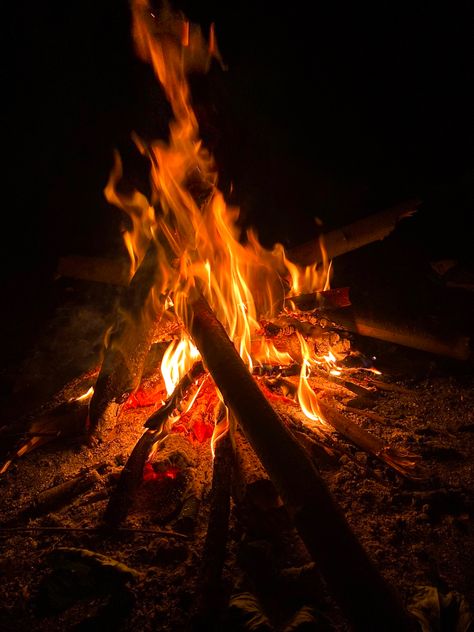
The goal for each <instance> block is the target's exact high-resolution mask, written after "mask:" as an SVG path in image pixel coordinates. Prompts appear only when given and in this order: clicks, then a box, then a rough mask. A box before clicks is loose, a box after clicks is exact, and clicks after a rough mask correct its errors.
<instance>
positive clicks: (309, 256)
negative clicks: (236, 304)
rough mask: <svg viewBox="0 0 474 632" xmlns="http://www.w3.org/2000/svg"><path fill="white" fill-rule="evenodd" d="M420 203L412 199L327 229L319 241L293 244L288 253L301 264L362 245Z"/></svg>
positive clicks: (377, 237)
mask: <svg viewBox="0 0 474 632" xmlns="http://www.w3.org/2000/svg"><path fill="white" fill-rule="evenodd" d="M420 204H421V201H420V200H409V201H407V202H403V203H401V204H397V205H396V206H393V207H391V208H388V209H385V210H384V211H380V212H379V213H374V214H373V215H369V216H368V217H364V218H362V219H359V220H357V221H355V222H353V223H352V224H348V225H347V226H343V227H342V228H337V229H335V230H332V231H330V232H328V233H325V234H324V235H322V238H321V240H320V241H314V240H313V241H309V242H307V243H305V244H302V245H301V246H296V247H295V248H292V249H291V250H290V251H289V252H288V253H287V254H288V257H289V258H290V259H291V260H292V261H294V262H295V263H298V264H299V265H302V266H307V265H312V264H314V263H320V262H321V261H324V259H334V257H338V256H340V255H343V254H346V253H347V252H351V251H352V250H357V248H362V246H366V245H367V244H370V243H372V242H374V241H378V240H380V239H384V238H385V237H387V235H389V234H390V233H391V232H392V231H393V230H394V229H395V226H396V225H397V224H398V222H399V221H400V220H401V219H403V218H404V217H410V216H411V215H413V214H414V213H415V212H416V210H417V209H418V207H419V206H420ZM321 244H322V247H321Z"/></svg>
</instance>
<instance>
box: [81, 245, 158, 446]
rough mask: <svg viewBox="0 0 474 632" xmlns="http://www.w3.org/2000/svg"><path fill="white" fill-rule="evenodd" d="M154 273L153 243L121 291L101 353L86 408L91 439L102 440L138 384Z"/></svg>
mask: <svg viewBox="0 0 474 632" xmlns="http://www.w3.org/2000/svg"><path fill="white" fill-rule="evenodd" d="M157 272H158V268H157V252H156V245H155V244H154V243H153V242H152V243H151V244H150V246H149V248H148V250H147V253H146V255H145V257H144V259H143V261H142V263H141V265H140V266H139V268H138V270H137V272H136V273H135V275H134V277H133V279H132V281H131V283H130V285H129V287H127V288H126V289H124V291H123V294H122V297H121V300H120V304H119V306H118V309H117V312H116V314H117V316H116V322H115V325H114V329H113V331H112V333H111V335H110V339H109V342H108V345H107V348H106V349H105V352H104V360H103V363H102V366H101V369H100V373H99V376H98V378H97V382H96V384H95V388H94V394H93V396H92V400H91V404H90V408H89V424H88V434H89V437H90V438H91V439H93V440H96V439H98V440H101V439H102V438H103V437H104V436H105V434H106V433H107V432H108V431H110V430H111V429H112V428H113V427H114V426H115V423H116V419H117V416H118V414H119V412H120V408H121V406H122V404H123V403H124V402H125V400H126V399H127V397H128V395H129V394H130V393H131V392H132V391H133V390H134V389H135V388H137V387H138V385H139V383H140V378H141V375H142V372H143V367H144V365H145V360H146V356H147V353H148V351H149V349H150V346H151V342H152V337H153V326H154V315H153V313H150V312H153V310H152V304H151V303H152V293H151V290H152V288H153V286H154V284H155V280H156V275H157Z"/></svg>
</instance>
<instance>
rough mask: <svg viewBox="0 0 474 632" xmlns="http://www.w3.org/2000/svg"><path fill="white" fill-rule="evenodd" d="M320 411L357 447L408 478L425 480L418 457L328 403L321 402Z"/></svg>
mask: <svg viewBox="0 0 474 632" xmlns="http://www.w3.org/2000/svg"><path fill="white" fill-rule="evenodd" d="M319 409H320V411H321V414H322V416H323V418H324V419H325V420H326V421H327V422H328V423H329V424H330V425H331V426H332V427H333V428H335V429H336V430H337V431H338V432H340V433H341V434H342V435H344V436H345V437H346V439H349V441H351V442H352V443H353V444H354V445H356V446H357V447H359V448H361V449H362V450H364V451H365V452H369V453H370V454H372V455H373V456H375V457H376V458H378V459H379V460H380V461H383V462H384V463H386V464H387V465H389V466H390V467H392V468H393V469H395V470H397V472H399V473H400V474H402V475H403V476H406V477H407V478H412V479H415V480H416V479H421V478H425V474H424V473H423V472H422V471H420V468H419V467H418V462H419V460H420V459H419V457H417V456H416V455H413V454H405V453H404V452H401V451H400V450H397V449H396V448H392V447H391V446H389V445H387V444H386V443H384V442H383V441H382V440H381V439H379V437H377V436H375V435H373V434H370V433H369V432H367V431H366V430H364V429H363V428H361V427H360V426H358V425H357V424H356V423H354V422H353V421H351V420H350V419H348V418H347V417H345V416H344V415H343V414H342V413H340V412H339V411H338V410H337V408H334V407H333V406H330V405H329V404H327V403H326V402H323V401H319Z"/></svg>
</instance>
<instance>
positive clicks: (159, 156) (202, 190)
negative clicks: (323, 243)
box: [105, 0, 339, 441]
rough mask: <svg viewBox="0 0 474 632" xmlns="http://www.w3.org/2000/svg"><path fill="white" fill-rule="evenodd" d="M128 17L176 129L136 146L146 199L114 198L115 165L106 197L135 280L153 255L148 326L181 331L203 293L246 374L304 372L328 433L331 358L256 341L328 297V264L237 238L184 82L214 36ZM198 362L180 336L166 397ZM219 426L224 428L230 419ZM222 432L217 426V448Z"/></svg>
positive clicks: (205, 58) (252, 238) (168, 363)
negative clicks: (303, 303)
mask: <svg viewBox="0 0 474 632" xmlns="http://www.w3.org/2000/svg"><path fill="white" fill-rule="evenodd" d="M132 11H133V37H134V42H135V47H136V51H137V54H138V55H139V57H140V58H141V59H142V60H143V61H145V62H148V63H150V64H151V65H152V67H153V69H154V72H155V75H156V78H157V80H158V81H159V82H160V84H161V86H162V87H163V90H164V92H165V95H166V97H167V99H168V101H169V104H170V106H171V109H172V112H173V119H172V121H171V123H170V134H169V143H165V142H163V141H161V140H159V141H152V142H144V141H142V140H141V139H139V138H138V137H135V138H134V140H135V143H136V145H137V147H138V149H139V151H140V152H141V153H142V155H144V156H145V157H147V158H148V159H149V161H150V165H151V172H150V182H151V190H152V194H151V197H150V199H147V198H146V197H145V196H144V195H143V194H142V193H140V192H139V191H134V192H133V193H132V194H127V195H125V194H124V193H122V192H121V191H119V188H118V187H117V185H118V184H119V182H120V180H121V178H122V164H121V160H120V157H119V156H118V155H117V156H116V160H115V166H114V169H113V171H112V174H111V176H110V179H109V182H108V184H107V186H106V189H105V195H106V197H107V199H108V201H109V202H110V203H112V204H114V205H116V206H118V207H119V208H121V209H122V210H124V211H125V212H126V213H127V214H128V216H129V217H130V220H131V228H130V230H128V231H127V232H125V234H124V241H125V246H126V248H127V251H128V253H129V255H130V260H131V274H132V275H133V274H134V272H135V271H136V269H137V267H138V266H139V265H140V263H141V261H142V260H143V259H144V257H145V253H146V252H147V250H148V249H149V247H150V244H152V243H153V242H154V243H155V245H156V248H155V251H156V253H157V255H156V256H157V257H158V270H159V274H158V275H157V281H156V283H155V286H154V290H153V295H152V305H148V306H147V309H148V312H149V314H151V316H150V317H152V318H154V319H155V320H157V321H159V320H160V319H177V320H178V321H180V322H183V323H184V325H185V326H186V325H187V323H186V309H185V306H186V303H187V302H188V301H190V300H192V298H193V296H196V295H197V294H198V293H202V294H203V295H204V296H205V298H206V299H207V301H208V302H209V304H210V305H211V307H212V309H213V311H214V312H215V314H216V316H217V317H218V319H219V320H220V322H221V323H222V324H223V326H224V328H225V329H226V331H227V333H228V335H229V337H230V338H231V340H232V341H233V343H234V345H235V347H236V348H237V350H238V352H239V354H240V356H241V358H242V360H243V361H244V363H245V364H246V365H247V367H248V369H249V370H250V371H252V369H253V368H254V367H255V366H258V365H263V364H265V365H278V366H281V365H288V364H291V363H294V362H295V361H298V362H299V363H300V364H301V372H300V380H299V386H298V389H297V396H298V400H299V403H300V406H301V409H302V411H303V412H304V414H305V415H306V417H307V419H308V420H309V422H310V423H311V425H314V424H321V425H324V421H323V419H322V417H321V413H320V411H319V407H318V401H317V396H316V395H315V393H314V391H313V390H312V389H311V387H310V385H309V383H308V377H309V375H310V373H311V368H312V367H313V366H316V365H318V366H323V367H326V368H327V370H328V371H330V372H332V373H333V374H334V375H337V374H338V373H339V369H338V368H337V366H336V358H335V356H334V355H333V354H332V353H331V351H329V353H327V355H325V356H324V357H323V356H321V357H319V356H317V355H316V353H315V351H314V345H313V348H312V347H311V346H310V345H309V344H308V343H307V341H306V340H305V339H304V337H303V336H301V335H298V340H299V352H298V355H299V358H298V359H296V358H294V357H292V355H291V354H290V353H288V352H282V351H279V350H278V349H277V348H276V347H275V345H274V344H273V343H272V341H271V340H267V339H265V338H264V337H262V336H259V335H258V332H259V330H260V329H261V324H260V322H259V321H260V319H269V318H272V317H274V316H276V315H277V314H278V313H280V312H281V311H282V310H283V309H284V308H285V305H286V304H288V305H291V306H293V303H292V302H291V297H294V296H297V295H300V294H304V293H306V294H309V293H314V292H316V291H320V290H326V289H328V288H329V273H330V263H329V262H328V261H327V260H324V261H323V262H322V264H321V265H320V266H318V265H316V264H315V265H312V266H307V267H300V266H298V265H296V264H294V263H292V262H291V261H290V260H289V259H288V258H287V256H286V255H285V252H284V249H283V247H282V246H281V245H276V246H275V247H274V248H273V250H271V251H269V250H266V249H264V248H263V247H262V246H261V245H260V243H259V241H258V239H257V236H256V234H255V233H254V232H253V231H249V232H248V233H247V234H245V235H241V232H240V231H239V229H238V228H237V219H238V217H239V211H238V209H236V208H232V207H229V206H228V205H227V204H226V202H225V200H224V196H223V195H222V193H221V192H220V191H219V189H218V187H217V174H216V170H215V166H214V162H213V159H212V156H211V155H210V154H209V153H208V151H207V150H206V149H205V147H204V146H203V145H202V142H201V140H200V138H199V127H198V121H197V118H196V115H195V112H194V110H193V107H192V103H191V95H190V89H189V85H188V81H187V73H188V72H190V71H193V72H196V71H199V72H206V71H207V70H208V68H209V65H210V63H211V61H212V59H213V58H214V59H216V60H217V62H221V59H220V55H219V52H218V49H217V45H216V39H215V34H214V30H213V29H211V33H210V37H209V42H206V40H205V38H204V37H203V35H202V33H201V31H200V29H199V28H198V27H196V26H194V25H192V24H190V23H189V22H187V21H186V20H185V19H184V18H183V17H182V16H181V15H178V14H174V13H173V12H172V11H171V9H170V8H169V7H168V6H166V5H164V8H163V10H162V11H161V13H160V14H159V15H155V14H154V13H152V12H151V11H150V7H149V6H148V2H147V0H134V2H132ZM221 63H222V62H221ZM191 190H192V191H193V193H191ZM286 301H287V303H286ZM148 312H147V313H148ZM197 359H199V352H198V351H197V349H196V347H195V346H194V344H193V342H192V340H191V339H190V338H189V336H187V334H186V333H183V334H182V336H181V338H180V339H178V340H173V341H172V342H171V343H170V345H169V347H168V349H167V350H166V352H165V354H164V357H163V360H162V364H161V373H162V376H163V380H164V382H165V385H166V391H167V393H168V395H170V394H171V393H172V392H173V391H174V389H175V388H176V386H177V384H178V383H179V381H180V379H181V378H182V377H183V376H184V375H185V374H186V373H187V372H188V371H189V369H190V368H191V366H192V365H193V363H194V362H195V361H196V360H197ZM218 396H219V397H220V394H219V395H218ZM196 397H197V395H196V396H195V397H194V398H193V399H192V402H191V405H192V403H194V401H195V399H196ZM188 408H189V407H188ZM224 416H225V418H226V419H227V413H226V414H225V415H224ZM178 419H179V416H178V417H177V418H176V420H175V423H176V422H177V421H178ZM227 425H228V424H227V422H226V423H225V424H224V425H223V422H222V421H220V422H216V426H215V433H214V435H215V436H214V441H215V440H216V439H217V437H218V436H222V433H223V430H222V428H223V427H225V428H227Z"/></svg>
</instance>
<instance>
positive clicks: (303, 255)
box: [57, 200, 420, 286]
mask: <svg viewBox="0 0 474 632" xmlns="http://www.w3.org/2000/svg"><path fill="white" fill-rule="evenodd" d="M419 205H420V201H418V200H414V201H408V202H405V203H402V204H399V205H397V206H394V207H393V208H389V209H386V210H384V211H381V212H379V213H375V214H373V215H370V216H369V217H365V218H364V219H361V220H358V221H356V222H353V223H352V224H349V225H347V226H343V227H341V228H338V229H336V230H333V231H330V232H328V233H326V234H323V235H322V237H321V242H322V243H323V245H324V250H325V253H326V258H328V259H333V258H334V257H337V256H339V255H342V254H345V253H347V252H350V251H352V250H356V249H357V248H361V247H362V246H365V245H367V244H370V243H371V242H374V241H377V240H379V239H383V238H384V237H386V236H387V235H389V234H390V233H391V232H392V231H393V230H394V228H395V226H396V224H397V223H398V221H399V220H401V219H402V218H404V217H409V216H410V215H412V214H413V213H415V211H416V209H417V208H418V207H419ZM287 254H288V257H289V258H290V259H291V260H292V261H294V262H295V263H298V264H299V265H303V266H306V265H311V264H314V263H319V262H321V261H323V258H324V256H323V253H322V250H321V245H320V240H319V239H318V240H313V241H310V242H307V243H305V244H302V245H300V246H296V247H295V248H292V249H291V250H290V251H289V252H288V253H287ZM57 274H58V275H59V276H65V277H70V278H73V279H82V280H84V281H96V282H98V283H111V284H113V285H120V286H127V285H128V284H129V281H130V276H129V274H128V270H127V267H126V265H125V264H124V262H123V261H120V260H119V259H105V258H104V259H102V258H98V257H82V256H69V257H62V258H61V259H60V260H59V262H58V268H57Z"/></svg>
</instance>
